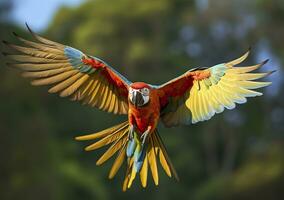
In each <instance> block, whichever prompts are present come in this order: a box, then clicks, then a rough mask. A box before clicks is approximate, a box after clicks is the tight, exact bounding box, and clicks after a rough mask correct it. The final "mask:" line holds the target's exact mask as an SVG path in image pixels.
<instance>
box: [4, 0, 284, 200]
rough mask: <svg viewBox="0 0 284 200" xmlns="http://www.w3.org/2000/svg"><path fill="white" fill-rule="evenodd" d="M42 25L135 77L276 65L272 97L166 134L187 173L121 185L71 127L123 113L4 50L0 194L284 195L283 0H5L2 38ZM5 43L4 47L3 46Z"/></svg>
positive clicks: (105, 122) (204, 199)
mask: <svg viewBox="0 0 284 200" xmlns="http://www.w3.org/2000/svg"><path fill="white" fill-rule="evenodd" d="M25 21H26V22H28V23H29V24H30V26H31V27H32V28H33V29H34V30H35V31H36V32H38V33H40V34H42V35H44V36H46V37H48V38H50V39H52V40H55V41H58V42H61V43H64V44H68V45H70V46H74V47H76V48H79V49H81V50H83V51H85V52H87V53H89V54H91V55H95V56H97V57H100V58H102V59H104V60H106V61H107V62H108V63H110V64H111V65H113V66H115V68H116V69H117V70H119V71H120V72H121V73H122V74H125V75H126V76H127V77H128V78H129V79H130V80H132V81H134V80H143V81H145V82H148V83H152V84H161V83H164V82H166V81H167V80H169V79H171V78H174V77H176V76H177V75H180V74H182V73H183V72H185V71H187V70H188V69H190V68H191V67H199V66H202V67H204V66H205V67H206V66H212V65H214V64H218V63H222V62H226V61H229V60H232V59H234V58H236V57H238V56H240V55H241V54H242V53H244V52H245V51H246V50H247V49H248V47H250V46H251V47H252V52H251V56H250V57H249V59H248V60H247V61H246V62H245V64H255V63H259V62H261V61H263V60H265V59H266V58H270V62H269V63H268V64H267V65H265V66H264V67H263V68H262V69H261V70H271V69H276V70H277V72H276V73H274V74H273V75H272V76H270V77H268V78H267V79H268V80H269V81H273V85H272V86H269V87H267V88H266V89H264V90H262V91H263V92H264V93H265V95H264V96H262V97H257V98H254V99H249V101H248V103H247V104H245V105H239V106H237V109H235V110H233V111H228V110H227V111H225V112H224V113H222V114H218V115H216V116H215V117H214V118H213V119H211V120H210V121H207V122H202V123H198V124H196V125H192V126H182V127H178V128H170V129H166V128H164V127H163V126H162V125H161V126H160V127H159V128H160V133H161V135H162V138H163V139H164V142H165V144H166V146H167V147H168V151H169V154H170V157H171V158H172V161H173V163H174V165H175V167H176V169H177V171H178V173H179V175H180V178H181V180H180V182H175V181H174V180H173V179H169V178H168V177H166V175H165V173H164V172H163V171H162V170H159V174H160V177H161V178H160V179H161V180H160V185H159V187H155V186H154V184H153V181H152V180H151V178H149V181H148V185H149V186H148V187H147V189H143V188H141V186H140V183H139V180H136V181H135V184H134V185H133V187H132V188H131V189H130V190H129V191H127V192H126V193H123V192H122V190H121V186H122V180H123V176H124V170H123V171H121V172H120V173H119V174H118V176H116V177H115V179H114V180H111V181H109V180H108V179H107V174H108V171H109V169H110V166H111V162H107V163H106V164H105V165H104V166H103V167H97V166H96V165H95V162H96V159H98V157H99V155H100V154H101V153H102V151H96V152H88V153H87V152H84V151H83V147H84V146H85V145H86V143H79V142H76V141H74V137H75V136H77V135H81V134H87V133H92V132H96V131H99V130H101V129H104V128H107V127H109V126H111V125H114V124H116V123H118V122H121V121H123V120H125V119H126V117H125V116H122V117H117V116H112V115H110V114H106V113H103V112H101V111H99V110H97V109H94V108H89V107H86V106H81V105H80V104H79V103H74V102H70V101H68V100H67V99H60V98H59V97H58V96H57V95H50V94H48V93H47V92H46V89H47V88H36V87H31V86H30V85H29V82H28V80H24V79H22V78H20V76H19V73H18V71H16V70H14V69H9V68H7V67H6V66H5V64H4V62H5V60H4V58H3V56H2V57H1V59H0V65H1V67H0V137H1V138H0V157H1V159H0V175H1V178H0V199H1V200H6V199H7V200H14V199H24V200H33V199H35V200H38V199H42V200H45V199H46V200H49V199H69V200H71V199H74V200H75V199H76V200H78V199H80V200H81V199H82V200H85V199H88V200H89V199H102V200H104V199H136V200H139V199H165V200H167V199H192V200H214V199H216V200H220V199H236V200H237V199H245V200H246V199H247V200H254V199H257V200H267V199H270V200H278V199H284V154H283V152H284V101H283V99H284V87H283V86H284V85H283V75H284V74H283V69H284V68H283V66H284V1H283V0H251V1H247V0H232V1H228V0H214V1H213V0H195V1H190V0H175V1H174V0H155V1H153V0H143V1H133V0H94V1H91V0H89V1H88V0H50V1H38V0H1V1H0V39H1V40H8V41H14V42H15V41H16V40H15V38H14V37H13V36H12V34H11V33H12V31H15V32H17V33H18V34H21V35H23V36H26V37H28V38H30V36H29V35H28V33H27V30H26V29H25V28H24V22H25ZM2 50H4V51H6V50H5V49H4V46H3V45H1V51H2Z"/></svg>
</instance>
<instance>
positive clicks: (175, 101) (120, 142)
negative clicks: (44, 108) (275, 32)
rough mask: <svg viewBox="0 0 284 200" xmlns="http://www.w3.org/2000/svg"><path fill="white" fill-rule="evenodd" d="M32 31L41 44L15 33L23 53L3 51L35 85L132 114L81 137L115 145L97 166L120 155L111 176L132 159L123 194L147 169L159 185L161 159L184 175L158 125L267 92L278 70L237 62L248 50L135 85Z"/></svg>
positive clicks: (193, 119)
mask: <svg viewBox="0 0 284 200" xmlns="http://www.w3.org/2000/svg"><path fill="white" fill-rule="evenodd" d="M27 27H28V26H27ZM28 29H29V31H30V33H31V34H32V35H33V37H34V39H35V41H29V40H26V39H24V38H22V37H20V36H18V35H17V34H16V33H14V35H15V36H16V37H17V38H18V39H19V40H20V42H22V45H15V44H11V43H8V42H6V41H3V43H4V44H5V45H7V46H8V47H10V48H11V49H13V50H15V52H17V53H3V55H5V56H6V57H7V58H8V59H10V60H12V61H13V62H11V63H7V65H8V66H11V67H16V68H19V69H20V70H22V71H23V76H24V77H27V78H31V79H32V81H31V84H32V85H35V86H40V85H50V86H51V87H50V89H49V90H48V92H50V93H58V94H59V95H60V96H61V97H68V98H70V99H71V100H73V101H75V100H77V101H81V102H82V103H83V104H87V105H90V106H93V107H97V108H99V109H101V110H104V111H107V112H110V113H114V114H127V115H128V121H126V122H123V123H121V124H118V125H116V126H113V127H111V128H108V129H106V130H103V131H100V132H98V133H94V134H89V135H84V136H79V137H77V138H76V139H77V140H97V141H96V142H94V143H93V144H91V145H89V146H87V147H86V148H85V149H86V150H87V151H92V150H95V149H98V148H101V147H104V146H107V145H109V148H108V149H107V150H106V152H105V153H104V154H103V155H102V156H101V157H100V159H99V160H98V161H97V165H101V164H103V163H104V162H105V161H107V160H108V159H109V158H111V157H112V156H114V155H115V154H116V158H115V160H114V163H113V165H112V168H111V170H110V173H109V178H113V177H114V176H115V175H116V173H117V172H118V170H119V169H120V167H121V166H122V164H123V163H124V162H126V164H127V170H126V175H125V178H124V181H123V190H124V191H125V190H126V189H128V188H130V187H131V185H132V182H133V181H134V179H135V177H136V176H137V175H139V177H140V180H141V184H142V186H143V187H146V186H147V177H148V171H150V173H151V175H152V177H153V180H154V183H155V184H156V185H158V184H159V175H158V169H157V163H158V162H160V164H161V166H162V168H163V169H164V170H165V172H166V174H167V175H168V176H169V177H174V178H176V179H177V180H178V179H179V178H178V175H177V173H176V171H175V169H174V166H173V164H172V162H171V160H170V158H169V156H168V154H167V151H166V148H165V145H164V144H163V142H162V139H161V137H160V135H159V133H158V130H157V124H158V122H159V120H160V119H161V121H162V122H163V124H164V125H165V126H167V127H171V126H176V125H179V124H187V125H189V124H192V123H197V122H200V121H205V120H209V119H211V117H212V116H214V115H215V113H221V112H223V111H224V109H225V108H227V109H233V108H235V106H236V104H242V103H245V102H246V101H247V97H255V96H260V95H262V93H260V92H257V91H255V89H258V88H262V87H265V86H268V85H269V84H271V82H260V81H257V79H260V78H263V77H265V76H268V75H269V74H271V73H272V71H271V72H264V73H257V72H254V71H255V70H257V69H258V68H260V67H261V66H262V65H264V64H265V63H266V62H267V60H266V61H264V62H262V63H260V64H257V65H253V66H245V67H236V65H238V64H240V63H241V62H243V61H244V60H245V59H246V58H247V56H248V54H249V51H248V52H246V53H245V54H244V55H243V56H241V57H240V58H238V59H235V60H233V61H230V62H227V63H222V64H218V65H215V66H213V67H209V68H195V69H191V70H189V71H187V72H185V73H184V74H182V75H181V76H179V77H177V78H175V79H173V80H171V81H169V82H167V83H165V84H163V85H158V86H157V85H151V84H147V83H144V82H134V83H132V82H130V81H129V80H127V79H126V78H125V77H124V76H123V75H121V74H120V73H119V72H117V71H116V70H114V69H113V68H112V67H111V66H110V65H108V64H107V63H106V62H104V61H102V60H101V59H99V58H96V57H93V56H89V55H86V54H84V53H83V52H81V51H79V50H77V49H75V48H72V47H69V46H66V45H62V44H59V43H57V42H53V41H50V40H48V39H45V38H43V37H41V36H39V35H37V34H35V33H33V32H32V31H31V29H30V28H29V27H28Z"/></svg>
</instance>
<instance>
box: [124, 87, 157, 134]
mask: <svg viewBox="0 0 284 200" xmlns="http://www.w3.org/2000/svg"><path fill="white" fill-rule="evenodd" d="M133 85H134V86H135V85H143V87H145V86H146V87H148V88H149V89H150V91H151V92H150V101H149V102H148V103H147V104H146V105H143V106H141V107H137V106H135V105H133V104H132V103H131V101H129V112H128V121H129V123H130V124H132V125H134V126H136V127H137V130H138V133H139V134H143V133H144V132H145V131H146V130H147V128H148V127H151V129H150V132H152V131H153V130H154V129H155V128H156V126H157V124H158V121H159V118H160V109H161V106H160V99H159V94H158V91H157V90H156V89H153V88H151V87H150V86H149V85H147V84H146V83H141V82H136V83H133ZM135 88H137V87H135Z"/></svg>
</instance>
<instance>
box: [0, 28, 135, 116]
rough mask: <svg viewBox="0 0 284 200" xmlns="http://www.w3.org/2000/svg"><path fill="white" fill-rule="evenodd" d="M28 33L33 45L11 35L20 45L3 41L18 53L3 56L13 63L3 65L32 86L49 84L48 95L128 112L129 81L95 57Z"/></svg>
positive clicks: (123, 112) (122, 112)
mask: <svg viewBox="0 0 284 200" xmlns="http://www.w3.org/2000/svg"><path fill="white" fill-rule="evenodd" d="M27 27H28V26H27ZM28 29H29V30H30V28H29V27H28ZM30 32H31V34H32V35H33V36H34V38H35V39H36V42H33V41H29V40H26V39H23V38H21V37H20V36H18V35H17V34H15V33H14V35H15V36H16V37H17V38H18V39H19V40H20V41H21V42H22V43H23V44H24V45H23V46H19V45H14V44H10V43H8V42H6V41H3V43H4V44H6V45H7V46H9V47H10V48H12V49H14V50H16V51H17V52H19V53H16V54H15V53H12V54H11V53H3V55H5V56H6V57H7V58H8V59H10V60H13V61H15V62H13V63H7V65H8V66H12V67H16V68H19V69H21V70H22V71H24V73H23V76H24V77H28V78H32V79H33V80H32V81H31V84H32V85H36V86H40V85H51V86H52V87H51V88H50V89H49V90H48V91H49V92H50V93H59V95H60V96H61V97H70V98H71V100H78V101H82V102H83V104H88V105H90V106H95V107H97V108H99V109H102V110H104V111H107V112H112V113H115V114H127V113H128V100H127V95H128V87H129V84H130V83H131V82H130V81H128V80H127V79H126V78H125V77H123V76H122V75H121V74H120V73H118V72H117V71H115V70H114V69H113V68H112V67H110V66H109V65H108V64H107V63H105V62H104V61H102V60H100V59H99V58H96V57H93V56H88V55H86V54H84V53H83V52H81V51H79V50H77V49H75V48H72V47H69V46H65V45H62V44H59V43H57V42H53V41H50V40H47V39H45V38H43V37H41V36H38V35H36V34H35V33H33V32H32V31H31V30H30Z"/></svg>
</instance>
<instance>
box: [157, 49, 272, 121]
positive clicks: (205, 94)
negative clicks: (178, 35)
mask: <svg viewBox="0 0 284 200" xmlns="http://www.w3.org/2000/svg"><path fill="white" fill-rule="evenodd" d="M248 54H249V51H248V52H247V53H245V54H244V55H243V56H242V57H240V58H238V59H236V60H233V61H231V62H228V63H223V64H218V65H215V66H213V67H210V68H203V69H202V68H197V69H193V70H189V71H188V72H186V73H185V74H183V75H181V76H180V77H177V78H176V79H173V80H171V81H169V82H167V83H165V84H163V85H161V86H157V89H158V90H159V93H160V99H161V105H162V111H161V119H162V121H163V123H164V124H165V125H166V126H175V125H179V124H191V123H197V122H199V121H205V120H209V119H210V118H211V117H212V116H213V115H215V113H221V112H223V111H224V108H227V109H233V108H235V106H236V103H238V104H242V103H245V102H246V101H247V100H246V98H247V97H255V96H260V95H262V93H260V92H257V91H254V89H257V88H261V87H264V86H267V85H269V84H271V82H258V81H254V80H256V79H259V78H263V77H265V76H267V75H269V74H271V73H272V72H267V73H249V72H252V71H254V70H256V69H258V68H259V67H261V66H262V65H263V64H265V63H266V62H267V61H264V62H263V63H260V64H257V65H253V66H246V67H236V66H235V65H238V64H239V63H241V62H242V61H244V60H245V59H246V58H247V56H248Z"/></svg>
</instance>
